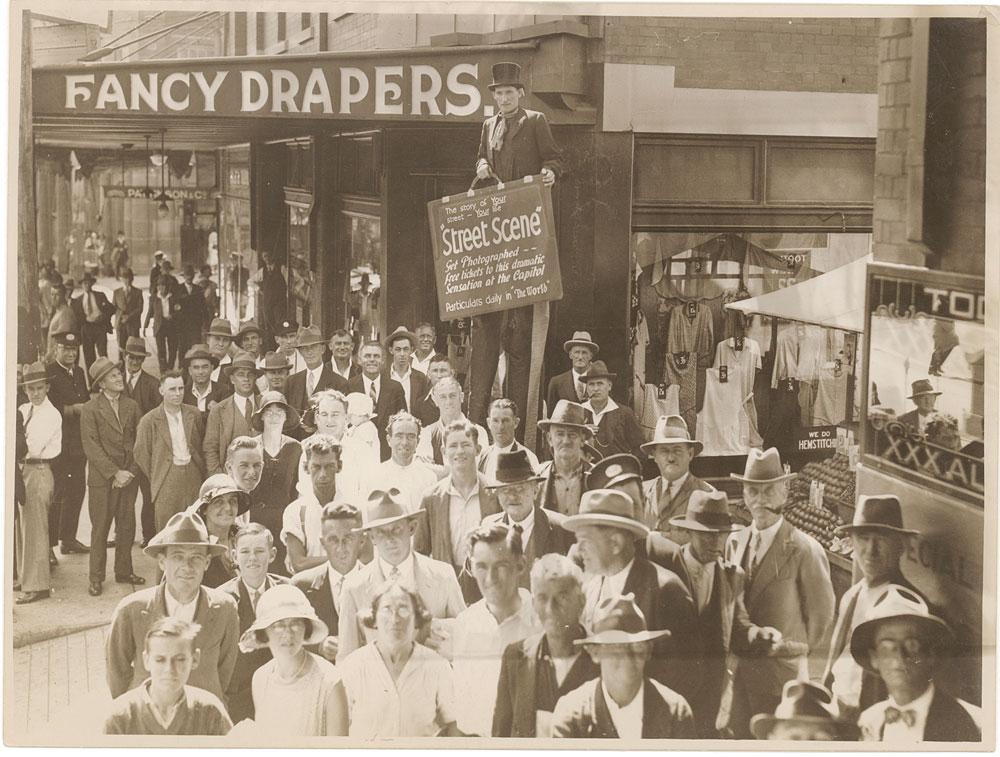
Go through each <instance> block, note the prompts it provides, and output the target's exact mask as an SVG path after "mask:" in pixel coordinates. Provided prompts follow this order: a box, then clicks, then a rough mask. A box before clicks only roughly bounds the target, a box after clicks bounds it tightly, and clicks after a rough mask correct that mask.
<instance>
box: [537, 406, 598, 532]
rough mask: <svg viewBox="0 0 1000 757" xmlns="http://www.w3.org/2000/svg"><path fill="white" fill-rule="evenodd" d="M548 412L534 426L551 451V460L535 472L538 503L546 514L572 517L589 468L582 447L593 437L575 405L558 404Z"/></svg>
mask: <svg viewBox="0 0 1000 757" xmlns="http://www.w3.org/2000/svg"><path fill="white" fill-rule="evenodd" d="M551 412H552V415H551V416H550V417H549V418H548V419H547V420H543V421H539V422H538V428H540V429H541V430H542V431H543V432H544V433H545V436H546V441H547V442H548V446H549V449H551V450H552V459H551V460H549V461H548V462H545V463H542V464H541V466H540V467H539V469H538V475H540V476H541V477H542V486H541V487H540V488H539V491H538V502H539V504H540V505H541V506H542V507H544V508H546V509H548V510H555V511H556V512H558V513H562V514H563V515H573V514H574V513H576V512H577V511H578V510H579V509H580V498H581V497H582V496H583V493H584V492H585V491H586V490H587V480H586V479H587V471H588V470H590V464H589V463H588V462H587V460H586V457H585V455H584V447H585V445H586V443H587V442H588V441H589V440H590V439H591V438H592V437H593V436H594V427H593V426H592V425H590V424H589V423H588V422H587V410H586V409H585V408H584V407H583V405H581V404H579V403H577V402H572V401H570V400H559V402H558V404H556V406H555V408H553V409H552V411H551Z"/></svg>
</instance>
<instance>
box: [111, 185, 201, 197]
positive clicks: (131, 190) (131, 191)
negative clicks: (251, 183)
mask: <svg viewBox="0 0 1000 757" xmlns="http://www.w3.org/2000/svg"><path fill="white" fill-rule="evenodd" d="M160 191H161V190H160V188H159V187H141V186H122V185H120V184H118V185H110V186H105V187H104V196H105V197H116V198H124V199H126V200H145V199H152V198H154V197H157V196H158V195H159V194H160ZM162 191H163V192H164V193H165V194H166V195H167V197H169V198H170V199H171V200H214V199H217V198H218V197H220V196H221V195H220V193H219V190H218V188H216V187H166V188H165V189H163V190H162Z"/></svg>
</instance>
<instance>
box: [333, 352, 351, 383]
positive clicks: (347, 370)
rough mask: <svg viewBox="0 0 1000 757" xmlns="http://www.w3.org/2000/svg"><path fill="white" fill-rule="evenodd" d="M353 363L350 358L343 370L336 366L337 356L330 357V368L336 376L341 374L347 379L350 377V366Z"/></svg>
mask: <svg viewBox="0 0 1000 757" xmlns="http://www.w3.org/2000/svg"><path fill="white" fill-rule="evenodd" d="M353 365H354V363H353V362H352V361H351V360H348V361H347V367H346V368H345V369H344V370H340V368H338V367H337V358H335V357H332V358H330V370H331V371H333V372H334V373H336V374H337V375H338V376H343V377H344V378H345V379H349V378H350V377H351V367H352V366H353Z"/></svg>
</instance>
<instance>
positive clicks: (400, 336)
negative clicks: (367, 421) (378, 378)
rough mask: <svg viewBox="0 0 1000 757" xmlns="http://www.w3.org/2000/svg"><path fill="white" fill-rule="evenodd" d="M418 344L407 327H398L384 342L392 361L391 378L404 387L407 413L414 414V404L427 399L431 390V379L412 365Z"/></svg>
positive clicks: (390, 365) (415, 337)
mask: <svg viewBox="0 0 1000 757" xmlns="http://www.w3.org/2000/svg"><path fill="white" fill-rule="evenodd" d="M416 343H417V336H416V334H414V333H413V332H412V331H409V330H408V329H407V328H406V326H400V327H398V328H397V329H396V330H395V331H393V332H392V333H391V334H389V336H387V337H386V338H385V341H384V342H383V344H384V345H385V349H386V351H387V352H388V353H389V357H390V359H391V360H392V362H391V363H390V364H389V378H391V379H392V380H393V381H395V382H396V383H397V384H399V385H400V386H401V387H403V396H404V397H406V410H407V412H412V410H413V403H414V402H415V401H416V400H418V399H420V398H421V397H425V396H426V395H427V392H428V391H430V388H431V382H430V379H428V378H427V376H426V375H424V374H423V373H421V372H420V371H418V370H416V369H414V368H413V367H412V365H411V359H412V357H413V348H414V346H415V345H416Z"/></svg>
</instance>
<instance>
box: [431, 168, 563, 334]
mask: <svg viewBox="0 0 1000 757" xmlns="http://www.w3.org/2000/svg"><path fill="white" fill-rule="evenodd" d="M427 213H428V216H429V220H430V230H431V246H432V249H433V254H434V275H435V279H436V281H437V292H438V311H439V313H440V315H441V320H442V321H450V320H453V319H455V318H464V317H467V316H473V315H481V314H483V313H493V312H496V311H498V310H507V309H509V308H515V307H520V306H522V305H530V304H532V303H535V302H545V301H547V300H559V299H562V278H561V277H560V274H559V254H558V251H557V249H556V232H555V225H554V224H553V221H552V192H551V190H550V189H549V188H548V187H546V186H544V185H543V184H542V180H541V176H529V177H527V178H525V179H518V180H517V181H513V182H510V183H508V184H506V185H502V187H501V186H497V187H492V188H490V189H480V190H477V191H474V192H467V193H466V194H463V195H458V196H455V197H443V198H442V199H440V200H434V201H433V202H429V203H427Z"/></svg>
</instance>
